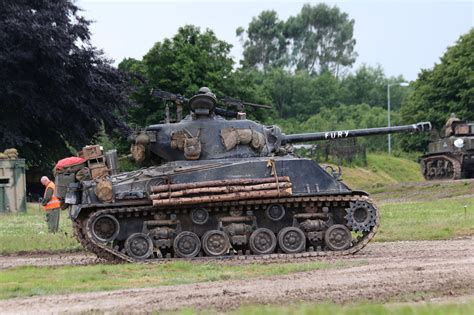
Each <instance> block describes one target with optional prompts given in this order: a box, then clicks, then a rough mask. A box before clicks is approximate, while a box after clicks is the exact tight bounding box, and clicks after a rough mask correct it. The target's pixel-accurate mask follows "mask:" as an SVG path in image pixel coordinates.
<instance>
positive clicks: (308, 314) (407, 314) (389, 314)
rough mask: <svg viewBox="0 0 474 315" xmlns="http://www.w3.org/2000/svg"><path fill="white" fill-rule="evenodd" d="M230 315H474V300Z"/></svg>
mask: <svg viewBox="0 0 474 315" xmlns="http://www.w3.org/2000/svg"><path fill="white" fill-rule="evenodd" d="M204 313H205V314H209V313H211V314H212V312H209V311H206V312H201V313H200V312H197V311H195V310H190V309H187V310H183V311H180V312H178V313H177V314H183V315H184V314H187V315H191V314H204ZM230 314H235V315H237V314H242V315H243V314H245V315H253V314H255V315H257V314H258V315H265V314H269V315H270V314H271V315H274V314H275V315H280V314H281V315H289V314H305V315H326V314H332V315H395V314H396V315H445V314H451V315H464V314H466V315H467V314H474V300H471V301H468V302H466V303H446V304H439V303H420V304H368V303H357V304H345V305H338V304H332V303H322V304H314V305H310V304H292V305H289V306H276V305H255V306H243V307H241V308H239V309H238V310H237V311H233V312H231V313H230Z"/></svg>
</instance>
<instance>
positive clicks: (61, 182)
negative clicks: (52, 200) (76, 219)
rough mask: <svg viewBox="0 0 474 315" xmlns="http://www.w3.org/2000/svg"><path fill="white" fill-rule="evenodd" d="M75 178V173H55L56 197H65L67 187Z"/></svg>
mask: <svg viewBox="0 0 474 315" xmlns="http://www.w3.org/2000/svg"><path fill="white" fill-rule="evenodd" d="M75 180H76V174H75V173H61V174H57V175H56V179H55V185H56V196H57V197H58V198H64V197H66V192H67V187H68V185H69V184H71V183H74V181H75Z"/></svg>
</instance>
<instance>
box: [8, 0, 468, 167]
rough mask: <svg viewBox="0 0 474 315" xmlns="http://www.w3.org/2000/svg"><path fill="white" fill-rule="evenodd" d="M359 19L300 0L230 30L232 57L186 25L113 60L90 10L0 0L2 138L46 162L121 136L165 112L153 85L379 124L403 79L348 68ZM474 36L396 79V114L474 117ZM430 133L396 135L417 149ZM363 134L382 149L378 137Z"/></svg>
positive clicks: (310, 119) (351, 123) (338, 123)
mask: <svg viewBox="0 0 474 315" xmlns="http://www.w3.org/2000/svg"><path fill="white" fill-rule="evenodd" d="M354 23H355V21H354V20H353V19H350V17H349V16H348V15H347V14H346V13H344V12H341V11H340V10H339V8H337V7H336V6H328V5H325V4H319V5H314V6H313V5H309V4H308V5H304V6H303V7H302V9H301V11H300V12H299V13H298V14H297V15H296V16H292V17H289V18H288V19H287V20H286V21H282V20H280V19H279V17H278V15H277V13H276V12H275V11H264V12H262V13H261V14H259V15H258V16H257V17H254V18H253V19H252V20H251V21H250V23H249V25H248V26H247V27H245V28H244V27H239V28H238V29H237V31H236V35H237V36H238V37H239V38H241V42H242V45H243V48H244V53H243V59H242V60H240V62H239V63H236V61H234V60H233V59H232V57H231V55H230V49H231V47H232V46H231V45H230V44H229V43H227V42H225V41H223V40H221V39H219V38H217V36H216V35H215V33H214V32H213V31H212V30H209V29H205V30H201V29H200V28H198V27H196V26H193V25H185V26H183V27H180V28H179V29H178V30H177V33H176V34H175V35H174V36H173V37H171V38H165V39H163V40H161V41H158V42H156V43H155V45H153V47H151V48H150V50H149V51H148V52H147V53H146V54H145V55H144V56H143V58H141V59H140V60H137V59H133V58H126V59H124V60H122V61H121V62H120V64H119V66H118V69H117V68H115V67H113V66H112V62H111V60H108V59H107V58H105V56H104V55H103V53H102V51H101V50H99V49H97V48H96V47H93V45H91V43H90V31H89V25H90V21H88V20H87V19H86V18H84V17H83V16H82V15H81V12H80V11H79V8H78V7H77V6H76V5H75V4H74V3H73V2H72V1H70V0H56V1H53V0H41V1H35V2H30V1H13V0H6V1H2V2H1V4H0V38H1V39H2V40H0V69H2V71H0V82H1V83H2V84H0V104H1V106H0V137H1V139H2V141H1V142H0V149H4V148H7V147H17V148H18V149H20V152H21V153H22V156H23V157H25V158H27V160H28V162H29V164H30V166H35V167H40V168H43V169H49V168H50V167H51V165H52V164H53V163H54V161H55V160H57V159H59V158H62V157H64V156H66V155H68V154H71V152H72V151H74V148H80V147H82V146H83V145H85V144H88V143H91V142H94V141H97V139H98V138H99V137H102V136H103V134H104V132H105V133H106V134H107V135H108V137H109V138H110V139H112V141H115V139H124V138H125V135H126V134H127V132H128V130H129V129H130V128H135V127H144V126H146V125H148V124H152V123H158V122H160V121H161V120H162V119H163V118H164V106H163V104H162V102H160V101H159V100H156V99H154V98H153V97H151V96H150V89H152V88H159V89H163V90H167V91H170V92H174V93H180V94H184V95H188V96H190V95H192V94H194V93H195V92H196V91H197V90H198V88H199V87H201V86H208V87H209V88H211V89H212V90H213V91H214V92H215V93H216V94H217V95H218V96H224V95H228V96H232V97H236V98H240V99H242V100H246V101H250V102H254V103H262V104H272V105H273V109H272V110H270V111H265V110H263V109H256V110H253V109H249V113H248V115H249V116H250V117H251V118H253V119H257V120H259V121H261V122H263V123H266V124H273V123H277V124H279V125H282V127H283V128H284V129H285V131H287V132H302V131H310V130H311V131H318V130H326V129H337V128H359V127H376V126H383V125H385V124H386V114H387V113H386V110H385V106H386V86H387V84H391V83H396V82H401V81H404V78H403V77H402V76H398V77H387V76H386V75H385V74H384V72H383V69H382V68H381V67H380V66H370V65H362V66H361V67H359V68H357V69H353V70H352V72H350V71H349V69H350V68H351V67H352V66H353V64H354V62H355V60H356V58H357V54H356V52H355V44H356V41H355V39H354V38H353V27H354ZM472 47H474V31H473V29H471V30H470V31H469V32H468V33H467V34H465V35H463V36H461V37H460V39H459V40H458V42H457V43H456V44H455V45H454V46H452V47H450V48H448V50H447V51H446V53H445V54H444V56H443V57H442V58H441V60H440V62H439V63H438V64H436V65H435V66H434V67H433V68H432V69H425V70H422V71H421V72H420V74H419V76H418V79H417V80H416V81H414V82H412V83H411V85H410V87H409V88H393V89H392V91H391V92H392V97H391V100H392V105H393V109H394V112H393V119H394V122H395V123H412V122H414V121H417V120H430V121H432V122H433V123H434V125H435V127H437V128H440V127H441V126H442V125H443V124H444V122H445V120H446V118H447V116H448V115H449V113H451V112H456V113H457V114H458V115H459V116H460V117H463V118H465V119H474V117H473V115H474V108H473V106H474V105H473V104H474V96H473V95H474V91H473V89H474V88H473V86H474V84H473V81H472V78H473V69H474V65H473V62H474V56H473V51H474V50H473V49H472ZM336 127H337V128H336ZM427 141H428V137H426V136H420V137H402V138H401V141H399V142H397V144H398V145H399V148H400V149H406V150H419V151H422V150H423V149H424V146H425V145H426V142H427ZM115 143H118V142H117V141H115ZM370 145H371V148H373V149H378V150H381V149H383V148H384V141H383V139H381V140H380V141H378V142H377V141H371V142H370ZM124 150H125V149H124Z"/></svg>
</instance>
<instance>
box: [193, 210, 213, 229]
mask: <svg viewBox="0 0 474 315" xmlns="http://www.w3.org/2000/svg"><path fill="white" fill-rule="evenodd" d="M208 219H209V212H207V210H206V209H204V208H199V209H194V210H193V211H192V212H191V220H192V221H193V222H194V223H195V224H199V225H202V224H204V223H206V222H207V220H208Z"/></svg>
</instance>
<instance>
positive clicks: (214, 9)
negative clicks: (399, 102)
mask: <svg viewBox="0 0 474 315" xmlns="http://www.w3.org/2000/svg"><path fill="white" fill-rule="evenodd" d="M320 2H325V3H327V4H330V5H337V6H338V7H339V8H340V9H341V11H343V12H346V13H347V14H348V15H349V17H350V18H351V19H354V20H355V26H354V38H355V39H356V41H357V44H356V46H355V50H356V52H357V53H358V58H357V61H356V63H355V65H354V66H353V68H352V69H353V70H354V69H357V68H358V67H359V66H360V65H362V64H367V65H370V66H377V65H381V66H382V67H383V69H384V70H385V73H386V74H387V75H389V76H398V75H403V77H404V78H405V79H406V80H409V81H411V80H415V79H416V78H417V75H418V73H419V72H420V70H421V69H428V68H432V67H433V65H434V64H435V63H438V62H439V58H440V57H441V56H442V55H443V54H444V52H445V51H446V48H447V47H448V46H452V45H454V44H455V43H456V41H457V39H458V38H459V37H460V36H461V35H462V34H465V33H467V32H468V31H469V29H470V28H472V27H474V0H471V1H459V0H458V1H456V0H453V1H449V0H445V1H426V0H412V1H409V0H398V1H375V0H371V1H369V0H351V1H349V0H347V1H289V0H286V1H284V0H279V1H275V0H273V1H272V0H260V1H256V0H254V1H247V0H240V1H236V0H234V1H232V0H228V1H227V0H220V1H209V0H208V1H189V0H175V1H161V0H146V1H145V0H142V1H131V0H128V1H127V0H95V1H92V0H88V1H87V0H78V1H76V3H77V5H78V6H79V7H80V8H81V9H83V10H84V11H83V15H84V16H85V17H86V18H88V19H90V20H93V21H94V23H93V24H92V25H91V27H90V31H91V33H92V44H93V45H94V46H96V47H98V48H100V49H103V50H104V52H105V54H106V56H107V57H109V58H111V59H113V60H115V64H118V63H119V62H120V61H121V60H122V59H123V58H127V57H133V58H136V59H141V58H142V57H143V55H145V54H146V53H147V52H148V50H149V49H151V47H152V46H153V44H154V43H156V42H158V41H162V40H163V39H164V38H171V37H173V35H175V34H176V32H177V30H178V28H179V27H180V26H183V25H186V24H193V25H196V26H199V27H201V29H202V30H204V29H206V28H209V29H211V30H213V31H214V32H215V34H216V36H217V37H218V38H219V39H221V40H224V41H226V42H228V43H230V44H232V45H233V48H232V51H231V54H232V57H233V58H234V61H235V62H236V63H238V61H239V60H240V59H241V58H242V51H243V49H242V43H241V42H240V40H239V38H238V37H236V35H235V30H236V29H237V28H238V27H239V26H243V27H244V28H246V27H247V26H248V24H249V22H250V21H251V20H252V18H253V17H256V16H258V15H259V14H260V12H262V11H264V10H275V11H276V12H277V13H278V16H279V18H280V19H281V20H286V19H287V18H288V17H289V16H295V15H297V14H298V12H299V11H300V10H301V7H302V6H303V4H305V3H311V4H317V3H320Z"/></svg>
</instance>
